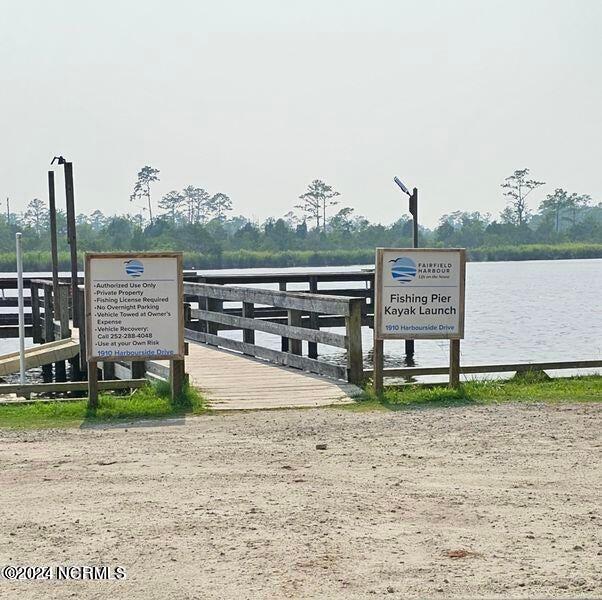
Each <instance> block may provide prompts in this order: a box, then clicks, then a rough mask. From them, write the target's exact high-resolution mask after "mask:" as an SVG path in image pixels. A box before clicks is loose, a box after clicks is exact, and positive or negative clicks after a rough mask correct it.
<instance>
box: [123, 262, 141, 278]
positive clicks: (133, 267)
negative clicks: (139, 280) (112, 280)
mask: <svg viewBox="0 0 602 600" xmlns="http://www.w3.org/2000/svg"><path fill="white" fill-rule="evenodd" d="M124 264H125V272H126V273H127V274H128V275H129V276H130V277H140V275H142V273H144V265H143V264H142V263H141V262H140V261H139V260H136V259H134V258H133V259H131V260H126V261H125V263H124Z"/></svg>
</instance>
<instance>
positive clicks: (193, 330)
mask: <svg viewBox="0 0 602 600" xmlns="http://www.w3.org/2000/svg"><path fill="white" fill-rule="evenodd" d="M184 295H185V297H186V299H187V300H188V301H189V303H192V304H196V306H197V307H196V308H194V307H192V306H189V308H188V309H187V311H186V317H185V324H184V327H185V336H186V338H187V339H189V340H193V341H196V342H202V343H206V344H210V345H213V346H219V347H223V348H228V349H230V350H236V351H239V352H242V353H243V354H247V355H249V356H255V357H257V358H262V359H265V360H268V361H270V362H274V363H277V364H281V365H288V366H291V367H296V368H299V369H303V370H305V371H310V372H313V373H318V374H320V375H326V376H329V377H333V378H335V379H346V380H347V381H349V382H351V383H360V382H361V381H362V379H363V364H362V338H361V320H362V306H363V305H364V303H365V300H364V298H349V297H345V296H334V295H326V294H319V295H318V294H311V293H306V292H293V291H289V292H287V291H278V290H268V289H259V288H251V287H239V286H224V285H213V284H208V283H191V282H184ZM224 302H234V303H239V304H240V305H241V308H239V309H235V310H237V312H238V313H239V314H236V313H235V312H234V310H230V311H228V310H224ZM257 305H260V307H261V308H260V307H257V311H256V306H257ZM265 307H268V308H267V311H266V310H265ZM270 309H272V310H271V312H270ZM273 309H279V310H278V311H276V312H274V310H273ZM333 316H334V317H336V318H338V319H339V320H340V323H341V324H343V323H344V327H345V334H344V335H343V334H339V333H332V332H328V331H320V325H321V322H320V318H321V317H326V318H329V317H330V318H332V317H333ZM283 321H286V322H283ZM220 330H242V334H243V335H242V338H243V339H242V341H240V340H234V339H232V338H229V337H225V336H221V335H219V331H220ZM256 331H259V332H263V333H268V334H272V335H277V336H279V337H280V338H281V339H282V345H281V348H282V349H281V350H274V349H273V348H267V347H265V346H261V345H259V344H257V343H256V341H255V332H256ZM303 341H307V342H308V356H303V355H302V351H303V346H302V342H303ZM317 344H325V345H328V346H334V347H337V348H342V349H343V350H345V351H346V355H347V366H346V367H344V366H341V365H336V364H333V363H330V362H326V361H323V360H320V359H319V358H318V356H317Z"/></svg>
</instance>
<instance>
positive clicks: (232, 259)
mask: <svg viewBox="0 0 602 600" xmlns="http://www.w3.org/2000/svg"><path fill="white" fill-rule="evenodd" d="M81 258H82V253H80V262H81ZM578 258H602V244H555V245H552V244H531V245H527V244H522V245H517V246H496V247H482V248H472V249H468V260H470V261H472V262H504V261H523V260H568V259H578ZM373 262H374V249H373V248H367V249H360V250H316V251H310V250H281V251H274V252H268V251H254V250H235V251H231V250H229V251H224V252H222V253H221V254H202V253H200V252H184V267H185V268H186V269H196V270H201V269H250V268H271V267H273V268H286V267H336V266H350V265H358V264H371V263H373ZM23 267H24V269H25V270H26V271H50V270H51V268H52V261H51V256H50V252H48V251H43V252H24V254H23ZM15 268H16V259H15V254H14V253H3V254H0V271H4V272H12V271H15ZM69 268H70V265H69V254H68V253H67V252H60V253H59V269H61V270H68V269H69Z"/></svg>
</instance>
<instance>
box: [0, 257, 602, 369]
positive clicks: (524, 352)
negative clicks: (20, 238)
mask: <svg viewBox="0 0 602 600" xmlns="http://www.w3.org/2000/svg"><path fill="white" fill-rule="evenodd" d="M367 267H369V265H355V266H352V267H322V268H318V267H316V268H315V270H316V271H342V270H350V271H353V270H358V269H360V268H367ZM307 270H308V268H307V267H303V268H291V269H248V270H245V272H250V273H252V272H256V273H270V272H274V271H277V272H279V273H280V272H294V271H307ZM312 270H314V269H312ZM220 273H240V271H239V270H223V271H220ZM1 275H3V274H1V273H0V276H1ZM4 275H14V274H12V273H7V274H4ZM35 275H36V276H42V275H44V276H48V274H41V273H36V274H35ZM601 276H602V259H594V260H550V261H521V262H490V263H468V264H467V267H466V327H465V335H466V337H465V339H464V340H463V341H462V345H461V362H462V364H465V365H469V364H471V365H472V364H489V363H508V362H540V361H564V360H567V361H568V360H593V359H600V358H602V277H601ZM356 285H358V286H363V285H364V284H363V283H357V284H356ZM322 286H323V287H328V288H330V289H333V288H336V287H339V286H340V287H347V288H349V287H353V284H349V283H344V284H338V285H337V284H336V283H325V284H322ZM265 287H272V288H275V287H276V286H265ZM290 289H295V286H293V285H291V286H290ZM298 289H303V287H302V286H298ZM11 310H12V311H14V310H15V309H11ZM332 331H337V330H336V329H332ZM229 335H230V336H231V337H233V338H237V339H240V335H241V334H240V333H239V332H230V333H229ZM256 340H257V343H260V344H265V345H268V346H269V347H273V348H279V344H280V342H279V339H277V338H275V337H274V336H269V335H267V334H260V333H258V334H257V336H256ZM363 347H364V354H365V362H366V364H371V349H372V331H371V330H370V329H368V328H364V330H363ZM17 348H18V342H17V340H2V339H0V353H2V352H10V351H15V350H16V349H17ZM448 349H449V342H447V341H446V340H435V341H426V340H425V341H417V342H416V354H415V357H414V359H415V363H416V365H417V366H442V365H445V364H447V361H448V356H449V354H448ZM305 352H306V348H304V353H305ZM319 352H320V354H321V355H322V357H323V358H326V357H328V360H332V361H334V362H339V361H340V360H341V359H342V355H341V354H340V353H339V352H338V351H337V349H334V348H329V347H326V346H322V345H320V346H319ZM402 365H403V342H398V341H387V342H385V366H388V367H395V366H402Z"/></svg>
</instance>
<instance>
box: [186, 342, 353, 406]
mask: <svg viewBox="0 0 602 600" xmlns="http://www.w3.org/2000/svg"><path fill="white" fill-rule="evenodd" d="M186 372H187V373H188V374H189V377H190V383H191V384H192V385H193V386H194V387H196V388H197V389H198V390H199V391H200V392H201V393H202V394H203V396H204V397H205V398H206V399H207V400H208V404H209V408H211V409H213V410H245V409H246V410H249V409H261V408H308V407H314V406H328V405H332V404H349V403H352V402H353V398H354V397H356V396H359V395H360V394H361V393H362V391H361V389H360V388H359V387H357V386H355V385H352V384H349V383H345V382H344V381H335V380H332V379H327V378H325V377H321V376H319V375H314V374H312V373H306V372H304V371H300V370H297V369H292V368H290V367H280V366H278V365H274V364H271V363H268V362H265V361H262V360H259V359H256V358H251V357H248V356H243V355H242V354H237V353H234V352H230V351H228V350H222V349H218V348H215V347H212V346H207V345H205V344H195V343H190V344H189V353H188V356H187V357H186Z"/></svg>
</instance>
